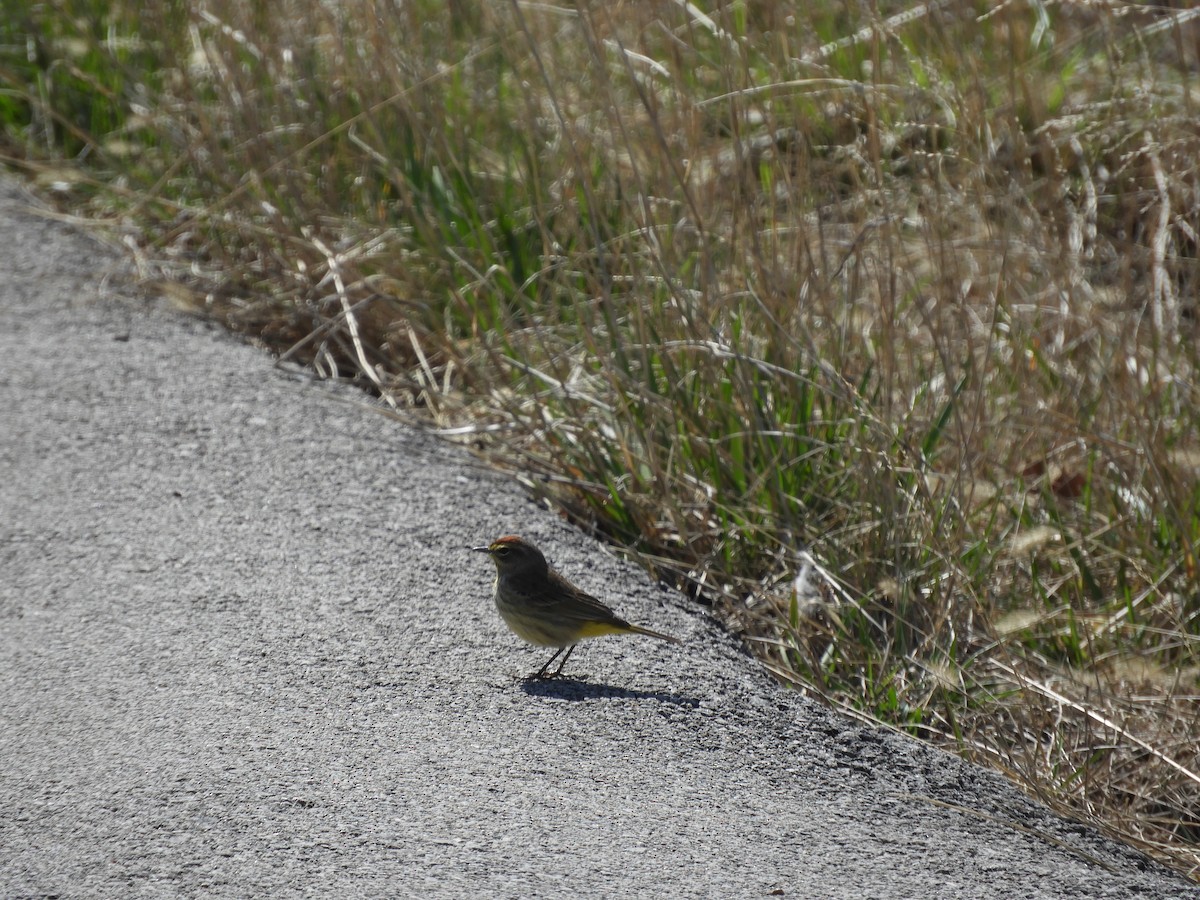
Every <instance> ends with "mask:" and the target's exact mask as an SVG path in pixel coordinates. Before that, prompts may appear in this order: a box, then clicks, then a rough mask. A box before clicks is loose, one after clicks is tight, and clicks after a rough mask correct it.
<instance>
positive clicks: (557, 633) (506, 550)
mask: <svg viewBox="0 0 1200 900" xmlns="http://www.w3.org/2000/svg"><path fill="white" fill-rule="evenodd" d="M471 549H472V550H473V551H475V552H476V553H486V554H487V555H488V556H490V557H491V558H492V562H494V563H495V564H496V581H495V584H494V585H493V592H494V593H493V599H494V600H495V602H496V609H497V610H498V611H499V613H500V618H502V619H503V620H504V623H505V624H506V625H508V627H509V628H510V629H511V630H512V631H513V633H514V634H516V635H517V637H519V638H521V639H522V640H525V641H528V642H529V643H531V644H538V645H540V646H543V647H557V648H558V649H557V650H556V651H555V653H554V655H553V656H551V657H550V659H548V660H547V661H546V664H545V665H544V666H542V667H541V669H539V670H538V671H537V672H535V673H534V674H532V675H530V676H529V680H538V679H543V678H556V677H558V676H559V675H561V674H562V670H563V666H565V665H566V664H567V660H568V659H569V658H570V656H571V652H572V651H573V650H574V649H575V645H576V644H578V643H579V642H580V641H581V640H583V639H584V638H593V637H602V636H603V635H606V634H644V635H646V636H647V637H652V638H657V639H658V640H660V641H669V642H670V643H672V644H678V643H679V642H680V641H679V638H675V637H671V635H669V634H663V633H662V632H659V631H652V630H651V629H649V628H643V627H641V626H640V625H631V624H630V623H629V622H627V621H625V620H624V619H622V618H621V617H620V616H618V615H617V614H616V613H615V612H613V611H612V610H611V609H609V607H608V606H606V605H605V604H603V603H601V602H600V601H599V600H597V599H596V598H595V597H593V596H592V595H591V594H589V593H587V592H586V591H584V590H582V589H581V588H578V587H576V586H575V585H573V584H571V582H569V581H568V580H567V579H566V578H564V577H563V576H562V575H560V574H558V572H556V571H554V569H552V568H551V567H550V565H549V563H547V562H546V557H545V556H543V555H542V551H541V550H539V549H538V548H537V547H535V546H534V545H533V544H531V543H530V542H529V541H527V540H525V539H523V538H520V537H517V536H516V535H514V534H510V535H506V536H505V537H501V538H497V539H496V540H494V541H492V542H491V543H490V544H488V545H487V546H486V547H472V548H471ZM563 651H566V655H563ZM560 655H561V656H562V661H561V662H560V663H559V664H558V668H557V669H555V670H554V672H552V673H550V674H549V675H548V674H547V671H548V670H549V668H550V666H551V665H552V664H553V663H554V661H555V660H556V659H558V657H559V656H560Z"/></svg>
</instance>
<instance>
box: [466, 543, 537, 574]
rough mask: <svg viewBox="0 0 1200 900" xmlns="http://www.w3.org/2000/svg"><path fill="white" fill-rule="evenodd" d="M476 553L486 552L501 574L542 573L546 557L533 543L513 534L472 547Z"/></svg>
mask: <svg viewBox="0 0 1200 900" xmlns="http://www.w3.org/2000/svg"><path fill="white" fill-rule="evenodd" d="M471 549H472V550H475V551H476V552H478V553H486V554H487V555H488V556H490V557H491V558H492V562H494V563H495V564H496V571H497V572H499V573H500V574H501V575H526V574H544V573H545V572H546V568H547V566H546V557H544V556H542V551H541V550H539V549H538V548H537V547H535V546H533V544H531V543H529V541H526V540H524V539H522V538H519V537H517V536H516V535H515V534H510V535H508V536H507V537H502V538H496V540H494V541H492V542H491V543H490V544H488V545H487V546H486V547H472V548H471Z"/></svg>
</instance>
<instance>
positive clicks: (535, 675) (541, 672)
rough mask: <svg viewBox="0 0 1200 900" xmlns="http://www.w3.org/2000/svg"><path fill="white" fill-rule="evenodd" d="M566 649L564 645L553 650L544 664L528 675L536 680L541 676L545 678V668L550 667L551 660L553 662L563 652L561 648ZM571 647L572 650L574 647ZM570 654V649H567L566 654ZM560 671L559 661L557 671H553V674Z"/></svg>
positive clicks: (564, 660)
mask: <svg viewBox="0 0 1200 900" xmlns="http://www.w3.org/2000/svg"><path fill="white" fill-rule="evenodd" d="M566 649H567V648H566V647H559V648H558V649H557V650H555V651H554V655H553V656H552V657H550V658H549V659H548V660H546V664H545V665H544V666H542V667H541V668H540V669H538V670H537V671H536V672H534V673H533V675H531V676H530V677H531V678H532V679H533V680H534V681H538V680H540V679H542V678H545V677H546V670H547V669H548V668H550V664H551V663H552V662H554V661H555V660H556V659H558V657H559V655H560V654H561V653H562V652H563V650H566ZM571 649H572V650H573V649H575V648H574V647H572V648H571ZM570 655H571V653H570V651H568V652H567V656H570ZM563 662H566V659H563ZM561 671H562V664H561V663H560V664H559V666H558V670H557V671H556V672H555V673H554V675H557V674H558V673H559V672H561ZM554 675H551V676H550V677H551V678H553V677H554Z"/></svg>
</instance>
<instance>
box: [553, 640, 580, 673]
mask: <svg viewBox="0 0 1200 900" xmlns="http://www.w3.org/2000/svg"><path fill="white" fill-rule="evenodd" d="M575 646H576V645H575V644H572V645H571V646H570V647H568V648H567V655H566V656H564V657H563V658H562V662H560V663H559V664H558V668H557V669H555V670H554V677H555V678H557V677H558V676H559V675H561V674H562V670H563V666H565V665H566V664H567V660H568V659H570V658H571V651H573V650H574V649H575ZM547 665H549V663H547Z"/></svg>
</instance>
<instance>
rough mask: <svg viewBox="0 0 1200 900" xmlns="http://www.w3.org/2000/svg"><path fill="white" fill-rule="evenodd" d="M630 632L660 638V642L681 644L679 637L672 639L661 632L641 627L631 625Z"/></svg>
mask: <svg viewBox="0 0 1200 900" xmlns="http://www.w3.org/2000/svg"><path fill="white" fill-rule="evenodd" d="M629 630H630V631H631V632H633V633H634V634H644V635H646V637H652V638H658V639H659V640H660V641H666V642H667V643H670V644H678V643H681V642H680V640H679V638H677V637H671V635H669V634H663V633H662V632H661V631H651V630H650V629H649V628H643V627H642V626H641V625H630V626H629Z"/></svg>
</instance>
